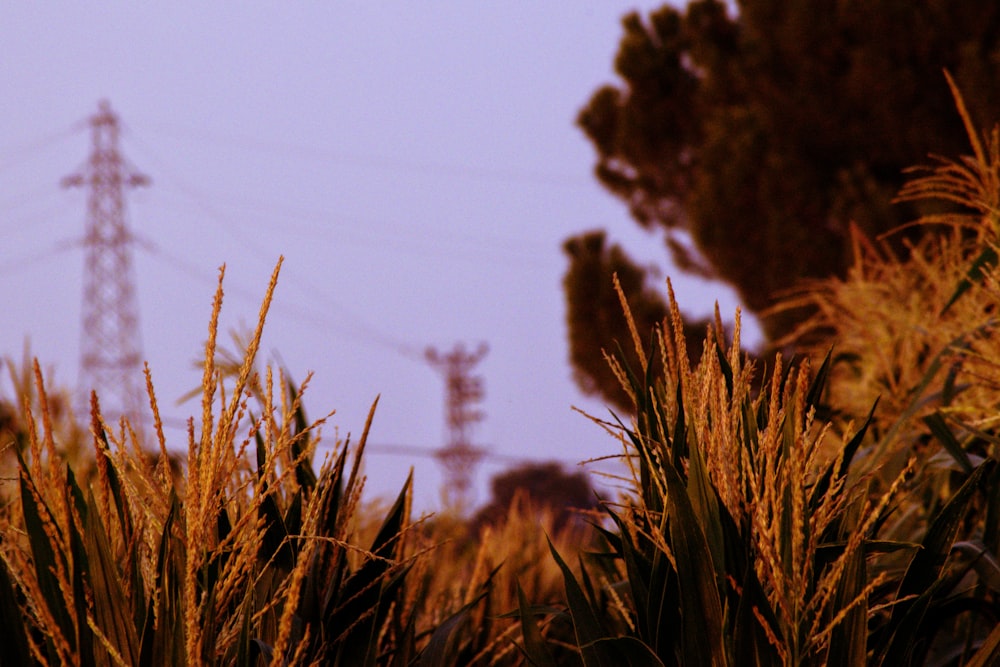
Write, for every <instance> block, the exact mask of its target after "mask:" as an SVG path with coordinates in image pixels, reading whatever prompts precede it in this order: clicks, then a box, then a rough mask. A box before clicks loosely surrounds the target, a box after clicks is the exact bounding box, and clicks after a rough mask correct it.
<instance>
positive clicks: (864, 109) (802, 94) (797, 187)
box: [567, 0, 1000, 402]
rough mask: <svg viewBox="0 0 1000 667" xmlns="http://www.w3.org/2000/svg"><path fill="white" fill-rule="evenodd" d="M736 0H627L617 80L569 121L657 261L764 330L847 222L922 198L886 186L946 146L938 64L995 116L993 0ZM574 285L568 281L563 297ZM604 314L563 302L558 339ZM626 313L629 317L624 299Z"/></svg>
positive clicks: (999, 106)
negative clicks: (647, 232)
mask: <svg viewBox="0 0 1000 667" xmlns="http://www.w3.org/2000/svg"><path fill="white" fill-rule="evenodd" d="M728 4H732V3H728ZM735 4H736V5H737V6H738V12H737V13H735V14H732V13H730V12H729V10H728V9H727V3H725V2H723V1H722V0H696V1H693V2H689V3H688V4H687V6H686V8H684V9H683V10H682V9H677V8H675V7H672V6H669V5H665V6H664V7H662V8H661V9H659V10H656V11H654V12H651V13H650V14H649V15H648V16H645V17H643V16H640V15H639V14H637V13H631V14H629V15H627V16H626V17H625V18H624V19H623V21H622V26H623V34H622V37H621V41H620V44H619V48H618V52H617V54H616V56H615V62H614V65H615V71H616V73H617V75H618V77H619V80H618V81H617V82H615V83H613V84H609V85H605V86H603V87H601V88H600V89H599V90H597V91H596V92H595V93H594V94H593V95H592V97H591V98H590V100H589V102H588V103H587V105H586V107H585V108H584V109H583V110H582V111H581V112H580V114H579V117H578V124H579V126H580V127H581V128H582V130H583V131H584V133H585V134H586V135H587V137H588V138H589V139H590V141H591V142H592V143H593V145H594V148H595V150H596V152H597V164H596V168H595V172H596V175H597V177H598V179H599V180H600V182H601V183H602V184H603V185H604V186H605V187H606V188H607V189H608V190H609V191H610V192H612V193H613V194H614V195H616V196H617V197H619V198H620V199H621V200H622V201H623V202H624V203H625V204H626V205H627V206H628V207H629V210H630V211H631V213H632V216H633V218H634V219H635V220H636V221H637V222H638V224H640V225H642V226H643V227H645V228H647V229H651V230H657V231H662V232H665V234H666V240H667V245H668V246H669V250H670V253H671V255H672V257H673V260H674V264H675V265H676V266H678V267H679V268H681V269H684V270H689V271H694V272H695V273H698V274H700V275H706V276H710V277H714V278H717V279H720V280H722V281H724V282H726V283H728V284H730V285H732V286H733V287H735V289H736V290H737V292H738V294H739V296H740V298H741V300H742V303H743V304H745V305H746V307H747V308H748V309H749V310H750V311H751V312H753V313H755V314H764V319H763V322H762V323H763V326H764V329H765V334H766V336H767V338H768V339H769V340H773V339H775V338H777V337H780V336H781V335H783V334H785V333H787V332H788V331H789V330H790V328H792V327H793V326H794V324H795V323H797V322H798V321H800V320H801V319H802V318H803V317H804V316H805V315H807V314H808V311H790V310H784V311H781V312H775V311H770V312H765V311H767V309H768V308H769V307H770V306H772V305H773V304H774V303H775V299H776V297H778V296H780V293H781V292H782V291H783V290H785V289H788V288H790V287H793V286H794V285H795V284H796V282H797V281H799V280H800V279H803V278H825V277H827V276H842V275H844V272H845V271H846V270H847V268H848V267H849V265H850V262H851V241H850V234H849V225H850V223H852V222H853V223H854V224H856V225H857V226H858V227H859V228H860V229H861V230H862V231H863V232H864V233H865V234H866V235H867V236H871V237H876V236H878V235H880V234H882V233H884V232H887V231H889V230H891V229H894V228H895V227H897V226H898V225H900V224H902V223H905V222H907V221H909V220H911V219H913V218H914V217H915V216H916V215H917V214H918V213H922V212H927V208H926V206H925V205H924V204H921V205H920V206H917V205H910V203H908V204H907V205H902V206H900V205H897V206H893V205H892V204H891V202H892V199H893V197H894V196H895V195H896V193H897V192H898V190H899V188H900V186H902V184H903V183H904V180H905V177H904V174H903V170H904V169H905V168H907V167H909V166H910V165H913V164H917V163H919V162H921V161H923V160H925V159H926V156H927V155H928V153H933V154H938V155H954V154H957V153H958V152H959V151H960V150H962V148H963V145H964V137H963V134H962V127H961V123H959V122H957V119H956V118H955V115H954V113H953V111H952V106H951V103H950V99H949V96H948V89H947V86H946V85H945V82H944V79H943V77H942V76H941V71H942V69H944V68H947V69H948V70H949V71H951V72H952V73H953V74H954V76H955V78H956V80H957V81H958V83H959V84H960V86H961V87H962V89H963V90H965V91H967V95H968V96H969V97H968V107H969V113H970V115H971V116H972V118H973V119H974V120H976V121H977V122H978V123H981V124H982V123H990V124H991V123H992V122H993V121H994V120H995V119H996V118H997V117H998V116H1000V94H998V92H997V88H996V86H995V85H994V83H995V81H997V79H998V78H1000V5H996V4H995V3H954V2H948V1H947V0H930V1H927V2H907V1H905V0H877V1H866V2H857V1H854V2H833V1H832V0H822V1H820V2H816V1H814V0H793V1H787V2H772V1H771V0H740V1H739V2H738V3H735ZM911 203H912V202H911ZM910 233H911V235H913V236H917V235H919V233H920V230H917V229H911V230H910ZM581 238H582V237H581ZM570 243H574V241H573V240H571V241H570ZM896 249H897V250H902V249H904V247H903V246H902V245H898V246H897V248H896ZM623 257H624V255H623ZM625 259H626V260H627V258H625ZM587 270H593V268H592V267H591V268H590V269H588V268H587V266H585V265H584V264H582V263H580V262H579V261H578V260H577V259H576V258H575V257H573V256H571V263H570V269H569V272H568V274H567V276H568V277H570V276H572V278H571V279H572V280H573V281H584V282H585V281H587V280H589V278H586V277H585V276H584V272H585V271H587ZM630 270H631V271H638V272H639V273H640V274H641V273H642V269H641V268H640V267H637V266H634V265H633V266H632V268H631V269H630ZM604 284H605V285H607V284H608V283H607V282H605V283H604ZM639 284H640V285H641V281H640V283H639ZM623 287H624V288H626V293H627V294H628V295H629V300H630V302H631V301H632V299H633V296H632V293H631V291H630V287H629V285H628V284H626V281H624V280H623ZM577 291H582V288H580V290H577ZM578 298H579V297H578V296H577V294H576V292H575V291H574V290H573V289H572V288H568V289H567V303H568V307H569V310H570V311H571V312H573V310H574V309H579V308H582V307H583V306H581V305H580V304H579V303H578ZM644 298H645V297H644ZM661 303H662V300H661ZM653 308H655V306H654V305H648V306H644V309H653ZM660 309H661V310H662V305H661V306H660ZM617 314H618V313H617V309H616V308H615V306H614V305H613V304H608V309H605V307H604V304H603V303H602V304H601V307H600V308H595V312H594V314H593V316H591V317H590V318H589V319H586V320H585V319H582V318H578V317H571V331H570V338H571V341H573V340H575V339H576V338H578V337H583V336H586V329H587V328H591V329H593V330H595V331H598V332H601V331H602V328H603V325H602V321H603V320H602V318H610V317H614V316H617ZM636 318H637V322H638V323H639V324H640V326H642V325H644V324H645V322H644V321H643V312H642V310H641V309H637V310H636ZM641 330H642V331H646V330H647V329H646V328H641ZM613 340H614V339H612V338H610V337H608V338H605V339H604V340H603V341H598V343H597V345H596V347H598V348H599V347H600V346H601V345H603V346H610V345H612V341H613ZM574 367H575V368H576V369H577V371H578V373H579V374H581V375H586V376H588V377H590V378H591V379H590V380H586V381H585V382H586V383H592V384H594V385H596V386H597V387H600V388H601V389H602V390H603V391H604V392H605V394H606V396H607V397H608V399H609V401H611V402H614V401H613V398H614V397H615V396H616V394H617V389H618V387H617V384H616V383H614V382H613V381H608V379H607V378H606V376H604V375H603V374H602V372H601V371H600V370H595V369H593V368H591V367H588V366H583V365H581V364H580V362H579V361H578V359H577V355H576V354H574ZM582 386H584V387H585V388H588V386H587V384H583V385H582Z"/></svg>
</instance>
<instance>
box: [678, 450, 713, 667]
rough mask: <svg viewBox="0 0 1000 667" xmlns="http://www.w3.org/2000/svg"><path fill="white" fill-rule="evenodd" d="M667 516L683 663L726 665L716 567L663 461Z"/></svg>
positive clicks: (684, 497) (683, 491) (681, 487)
mask: <svg viewBox="0 0 1000 667" xmlns="http://www.w3.org/2000/svg"><path fill="white" fill-rule="evenodd" d="M662 468H663V477H664V481H665V483H666V487H667V514H665V515H664V521H666V518H667V516H669V517H670V522H669V524H670V525H669V529H670V546H671V549H672V550H673V553H674V559H675V560H676V562H677V578H678V583H679V589H680V598H681V605H682V612H681V618H682V620H683V625H682V629H681V631H682V633H683V634H682V643H683V646H684V651H683V655H684V664H685V665H706V666H707V665H712V666H713V667H714V666H718V665H726V664H728V659H727V657H726V648H725V642H724V638H723V627H724V618H723V614H722V602H721V600H720V599H719V588H718V585H717V581H718V579H717V575H716V567H715V564H714V562H713V560H712V550H711V548H710V547H709V544H708V541H707V539H706V537H705V533H704V531H703V530H702V528H701V526H700V525H699V524H698V519H697V515H696V513H695V511H694V508H693V507H692V506H691V502H690V500H689V498H688V495H687V489H686V488H685V486H684V483H683V482H682V481H681V478H680V475H678V474H677V471H676V470H675V469H674V467H673V465H672V464H670V463H669V462H667V461H664V462H662Z"/></svg>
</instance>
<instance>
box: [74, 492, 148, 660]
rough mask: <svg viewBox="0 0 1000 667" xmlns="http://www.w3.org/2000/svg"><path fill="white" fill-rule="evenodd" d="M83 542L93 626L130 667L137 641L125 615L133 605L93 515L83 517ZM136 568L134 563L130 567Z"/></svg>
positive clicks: (132, 624) (135, 656) (136, 657)
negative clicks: (92, 605)
mask: <svg viewBox="0 0 1000 667" xmlns="http://www.w3.org/2000/svg"><path fill="white" fill-rule="evenodd" d="M91 505H92V506H93V498H92V497H91ZM84 541H85V544H86V553H87V562H88V563H89V566H90V567H89V573H88V575H89V576H88V580H89V582H90V587H91V589H92V591H93V596H92V597H93V604H94V617H95V619H96V621H97V625H98V627H100V628H101V632H102V633H103V634H104V636H105V637H106V638H107V639H108V641H110V642H111V644H112V646H114V647H115V650H116V651H117V652H118V654H119V655H120V656H121V657H122V658H123V659H124V660H125V662H126V663H128V664H130V665H134V664H136V663H137V662H138V660H139V637H138V634H137V626H136V625H135V622H134V619H133V617H132V615H131V614H130V613H129V609H130V608H131V607H132V606H133V605H132V604H130V601H129V600H127V599H126V597H125V590H124V588H123V586H122V579H121V572H120V570H119V568H118V559H117V558H116V557H115V555H114V554H113V553H112V550H111V544H110V542H109V540H108V536H107V532H106V531H105V528H104V524H103V523H102V522H101V520H100V518H99V517H98V513H97V512H88V513H87V518H86V530H85V533H84ZM137 565H138V564H137V563H135V564H133V567H136V566H137ZM132 595H133V596H135V597H140V598H141V596H142V589H139V590H138V591H133V592H132ZM139 627H141V626H139Z"/></svg>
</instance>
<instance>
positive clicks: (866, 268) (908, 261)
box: [0, 86, 1000, 667]
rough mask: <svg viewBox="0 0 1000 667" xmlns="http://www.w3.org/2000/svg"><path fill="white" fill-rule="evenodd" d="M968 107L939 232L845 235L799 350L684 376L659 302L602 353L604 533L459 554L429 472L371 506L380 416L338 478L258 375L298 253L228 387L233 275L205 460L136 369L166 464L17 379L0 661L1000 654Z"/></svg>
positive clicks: (944, 172) (977, 214) (518, 527)
mask: <svg viewBox="0 0 1000 667" xmlns="http://www.w3.org/2000/svg"><path fill="white" fill-rule="evenodd" d="M953 89H954V86H953ZM955 96H956V101H957V107H958V113H959V114H960V115H961V117H962V119H963V121H964V122H965V124H966V127H967V130H968V134H969V139H970V145H971V150H972V155H971V156H968V157H962V158H959V159H955V160H946V159H941V160H940V161H939V162H938V163H936V164H935V165H932V166H931V167H929V168H926V169H922V170H917V171H915V172H914V175H913V179H912V180H911V182H910V184H909V185H908V186H907V187H906V188H904V190H903V191H902V192H901V193H900V197H901V198H903V199H907V200H913V201H921V202H928V206H927V210H928V213H927V215H926V216H925V217H924V218H922V219H921V220H919V221H917V223H916V224H921V225H926V226H927V227H928V229H929V230H930V231H929V232H928V233H927V234H925V235H924V236H923V240H922V241H920V243H919V244H917V245H915V246H914V247H913V248H912V249H911V252H910V253H909V254H908V255H907V257H905V258H900V257H897V256H895V255H894V254H893V253H892V251H891V250H890V249H889V245H888V244H887V243H885V242H884V241H883V240H881V239H868V238H864V237H862V236H861V235H860V234H859V233H858V234H855V236H854V247H855V258H856V261H855V265H854V267H853V269H852V270H851V272H850V273H849V275H848V276H847V277H846V278H844V279H828V280H824V281H821V282H817V283H813V284H809V285H803V286H789V291H788V294H787V298H786V300H785V301H784V302H783V304H782V305H781V306H779V307H780V308H802V307H807V308H809V309H810V312H812V313H813V317H812V319H810V320H809V321H808V322H806V324H805V325H804V326H803V327H802V329H801V330H800V331H797V332H795V334H793V336H792V337H791V338H790V339H789V340H787V341H782V342H781V343H782V345H784V346H786V347H790V348H794V349H795V350H796V352H797V354H796V355H794V356H790V357H787V358H786V357H784V356H782V355H781V354H772V355H762V356H761V357H756V356H754V355H751V354H748V353H747V352H746V351H744V350H743V349H742V348H741V345H740V335H741V329H740V316H739V313H738V312H737V313H736V318H735V322H736V324H735V327H734V328H733V329H732V333H731V334H728V333H727V330H726V328H725V327H724V326H723V324H722V317H721V314H720V313H719V312H718V310H717V312H716V317H715V324H714V325H713V326H711V327H710V328H709V329H708V330H707V331H706V335H705V338H704V343H703V353H702V354H701V356H700V361H699V362H698V363H697V364H692V363H691V361H690V360H689V358H688V353H687V349H688V344H687V341H686V340H685V335H684V328H683V323H682V321H681V318H680V313H679V308H678V305H677V302H676V300H675V298H674V295H673V292H672V290H670V304H671V310H670V313H669V315H668V317H667V319H666V321H665V322H664V323H663V325H662V327H659V328H657V329H656V330H654V331H638V330H637V329H636V327H635V325H634V324H633V325H632V328H631V332H632V336H631V340H628V341H609V343H608V348H607V350H608V351H607V354H606V357H607V362H608V363H609V364H610V366H611V368H612V369H613V371H614V373H615V375H616V376H617V377H618V379H619V380H620V382H621V384H622V386H623V387H624V388H625V389H626V391H627V392H628V394H629V395H630V396H631V398H632V400H633V403H634V410H633V411H632V413H631V414H627V415H616V414H614V413H611V414H609V415H608V416H592V417H591V419H592V420H593V422H594V428H595V429H603V430H604V431H606V432H607V433H608V435H609V439H608V443H609V454H616V455H618V456H620V457H621V460H622V462H623V464H624V465H623V469H624V470H627V471H628V472H627V474H625V475H623V476H622V477H621V478H620V479H617V480H615V482H616V484H615V489H616V492H615V495H614V496H613V497H606V498H602V502H601V509H600V511H599V512H596V513H594V514H593V515H591V516H589V517H588V521H587V522H586V523H583V522H581V523H570V524H568V525H567V526H566V527H565V528H563V529H561V530H556V529H555V523H554V521H553V517H551V516H550V515H549V514H548V513H547V512H545V511H539V510H536V509H535V508H533V507H531V505H530V503H529V502H527V501H525V502H522V503H515V505H514V506H513V507H512V509H511V510H510V512H509V514H508V516H507V518H506V520H504V521H502V522H501V523H500V524H498V525H496V526H492V527H489V528H487V529H486V530H485V531H484V532H481V533H479V534H476V535H469V534H468V533H467V532H466V531H465V527H464V526H463V524H462V522H461V521H460V520H459V519H458V518H457V517H450V516H447V515H443V516H423V517H414V516H413V514H412V511H411V507H410V499H411V485H412V483H413V480H409V481H407V483H406V484H404V486H403V488H402V489H400V491H399V494H398V496H397V497H396V498H395V500H394V501H393V502H391V503H387V504H382V505H380V504H375V503H370V502H367V501H366V499H365V496H364V483H365V478H364V475H363V468H362V461H363V458H364V451H365V444H366V439H367V434H368V430H369V427H370V425H371V423H372V420H373V419H375V418H377V401H376V405H373V406H372V409H371V413H370V414H369V417H368V422H367V423H366V424H365V425H364V428H363V430H362V432H361V436H360V438H359V439H358V440H357V442H350V441H338V442H336V443H334V446H333V447H332V448H329V447H328V448H326V449H330V450H332V453H331V454H330V455H328V456H327V457H326V458H325V459H322V460H320V459H318V456H317V451H318V450H317V447H318V445H319V443H320V442H321V440H322V438H323V434H322V428H323V426H324V424H325V421H326V419H325V418H324V419H320V420H318V421H310V420H309V419H308V418H307V416H306V415H307V413H306V409H305V405H304V399H305V397H306V396H308V384H309V382H308V378H307V379H306V381H305V382H304V383H302V384H298V385H296V384H295V383H294V382H292V381H291V379H290V378H288V377H286V375H285V374H284V373H283V372H281V371H280V370H273V369H270V368H266V369H263V370H258V369H257V367H256V365H255V360H256V356H257V351H258V347H259V343H260V339H261V333H262V331H263V327H264V323H265V320H266V316H267V312H268V307H269V305H270V298H271V294H272V292H273V290H274V287H275V285H276V283H277V280H278V276H279V271H280V265H281V264H280V262H279V264H278V266H277V267H276V268H275V271H274V274H273V276H272V278H271V282H270V284H269V287H268V289H267V291H266V294H265V297H264V300H263V304H262V306H261V310H260V315H259V318H258V323H257V327H256V329H255V331H254V333H253V335H252V336H251V337H250V339H249V340H248V341H247V343H246V344H245V346H244V347H245V349H244V354H243V357H242V359H241V360H240V361H239V363H237V364H235V365H231V367H230V366H226V367H225V368H223V367H222V364H221V363H220V362H217V359H219V353H218V352H219V351H218V350H217V343H216V337H217V334H218V330H217V329H218V319H219V313H220V312H221V309H222V284H223V278H224V270H223V271H221V272H220V276H219V288H218V290H217V292H216V296H215V300H214V304H213V308H212V312H211V318H210V325H209V337H208V340H207V343H206V348H205V354H204V366H203V374H202V383H201V414H200V415H198V416H197V417H193V418H192V419H191V420H190V421H189V422H188V427H187V442H186V445H187V447H186V455H183V456H178V455H176V454H172V453H171V451H172V450H173V444H174V443H171V445H172V447H171V448H168V443H167V441H166V438H165V436H164V434H163V430H162V427H161V425H160V422H159V410H158V406H157V399H156V394H155V390H154V384H155V383H154V380H153V378H152V374H151V373H150V371H149V370H148V369H147V371H146V387H147V393H148V398H149V408H150V411H151V414H152V415H153V424H154V428H153V429H152V431H153V435H152V438H151V440H152V446H150V444H149V442H148V440H149V438H145V439H144V437H143V436H142V435H141V434H139V433H137V432H136V431H135V430H134V429H133V427H132V425H130V424H129V423H128V422H127V421H125V420H121V421H119V422H118V423H107V422H106V421H105V420H104V417H103V416H102V413H101V409H100V403H99V397H98V396H93V397H92V401H91V410H90V415H89V419H86V420H80V421H78V420H77V419H76V417H75V416H74V415H72V414H71V412H70V411H69V410H68V409H66V407H65V404H66V401H65V398H64V397H62V396H60V395H58V394H57V393H56V392H51V391H50V390H49V389H47V388H46V385H45V381H44V378H43V376H42V373H41V371H40V368H39V365H38V364H37V362H34V363H28V364H21V365H20V366H18V365H16V364H14V363H8V369H9V372H10V375H11V377H12V378H13V379H14V384H15V386H16V390H17V393H18V395H17V397H16V404H17V405H18V406H19V413H18V414H17V415H14V416H13V417H11V418H10V419H8V420H7V421H6V422H5V423H7V424H8V425H7V427H5V428H4V429H3V430H0V437H2V438H3V439H4V440H3V442H0V446H2V447H3V451H2V457H0V466H2V469H3V471H4V472H3V479H2V481H0V501H2V507H0V526H2V533H0V536H2V541H0V615H2V616H0V623H2V627H3V628H4V632H3V634H4V641H3V642H0V664H3V665H149V666H152V665H275V666H278V665H342V666H345V667H354V666H363V665H372V666H374V665H379V666H382V665H385V666H404V665H406V666H409V665H482V666H485V665H536V666H539V667H544V666H553V665H584V666H587V667H592V666H605V667H611V666H618V665H633V666H645V665H651V666H659V665H675V666H681V665H683V666H685V667H687V666H692V665H706V666H709V665H711V666H725V665H733V666H736V665H758V666H770V665H784V666H790V667H791V666H795V667H798V666H806V665H874V666H880V667H894V666H897V665H942V666H944V665H969V666H981V665H992V664H998V662H1000V622H998V619H1000V556H998V554H1000V469H998V466H997V459H998V451H997V450H998V446H1000V412H998V410H1000V331H998V330H997V321H996V318H997V317H998V314H997V305H996V304H997V303H1000V266H998V264H1000V261H998V257H1000V254H998V253H1000V130H996V129H995V130H993V132H992V133H990V134H989V135H988V136H984V137H980V135H979V133H978V131H977V130H976V129H975V128H974V127H972V125H971V122H970V121H969V117H968V114H967V113H966V112H965V109H964V107H963V104H962V101H961V97H960V96H959V95H958V93H957V91H956V93H955ZM937 200H943V201H945V202H947V203H948V204H949V205H950V206H951V207H950V208H948V209H942V208H941V207H940V206H935V205H932V202H935V201H937ZM941 210H947V211H949V212H947V213H941V212H940V211H941ZM668 289H670V287H669V283H668ZM619 294H621V291H620V290H619ZM625 303H626V302H625V298H624V295H622V304H623V317H625V318H627V319H628V321H629V322H631V316H630V314H629V312H628V308H627V306H626V305H625ZM623 346H631V347H632V348H633V349H634V350H635V353H636V355H635V356H636V357H637V358H638V359H639V363H638V365H636V366H635V367H628V366H626V365H625V364H624V363H623V362H622V361H621V360H622V359H623V358H625V355H624V354H622V353H621V350H622V349H624V347H623Z"/></svg>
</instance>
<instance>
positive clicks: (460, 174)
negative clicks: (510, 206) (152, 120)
mask: <svg viewBox="0 0 1000 667" xmlns="http://www.w3.org/2000/svg"><path fill="white" fill-rule="evenodd" d="M146 129H147V130H149V129H152V130H153V131H154V132H156V131H157V129H158V130H159V132H158V133H159V134H160V135H161V136H165V137H172V138H174V139H180V140H182V141H193V142H195V143H197V144H199V145H203V144H206V143H214V144H216V145H222V146H228V147H229V148H233V147H236V148H238V149H241V150H250V151H254V152H259V153H267V154H271V155H282V156H286V157H287V156H290V155H291V156H296V157H297V158H299V159H309V160H313V161H322V162H328V163H332V164H341V165H345V166H348V167H354V168H357V167H363V168H369V169H373V170H379V171H386V170H390V171H396V172H411V173H418V174H423V175H431V176H441V177H445V178H452V179H453V178H461V179H469V180H483V181H498V182H503V183H519V184H528V185H546V186H555V187H561V188H588V189H592V188H593V182H592V181H591V180H589V179H587V180H583V179H578V178H574V177H571V176H565V175H561V174H553V173H545V172H539V171H531V170H527V169H516V168H496V167H483V166H481V165H471V164H459V163H454V162H432V161H423V160H403V159H399V158H393V157H389V156H385V155H373V154H370V153H364V154H361V153H352V152H349V151H338V150H333V149H328V148H322V147H317V146H306V145H302V144H298V145H296V144H282V143H278V142H267V141H260V140H259V139H252V138H248V137H239V136H236V135H231V136H229V137H224V136H222V135H219V134H217V133H213V132H210V131H207V130H204V129H195V128H190V127H187V128H185V127H182V126H177V125H159V126H157V125H153V126H152V127H149V126H147V127H146Z"/></svg>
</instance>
